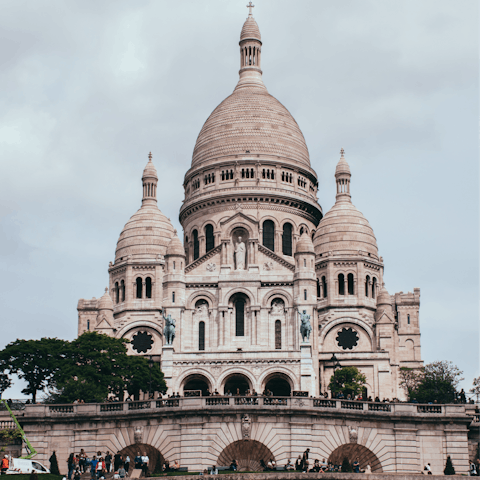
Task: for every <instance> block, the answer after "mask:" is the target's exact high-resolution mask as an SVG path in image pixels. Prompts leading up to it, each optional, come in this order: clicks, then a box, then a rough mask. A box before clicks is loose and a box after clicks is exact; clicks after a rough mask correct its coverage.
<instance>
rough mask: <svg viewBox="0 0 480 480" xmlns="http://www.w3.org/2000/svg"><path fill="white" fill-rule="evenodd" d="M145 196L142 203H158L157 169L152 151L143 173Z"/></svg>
mask: <svg viewBox="0 0 480 480" xmlns="http://www.w3.org/2000/svg"><path fill="white" fill-rule="evenodd" d="M142 183H143V198H142V205H147V204H149V203H150V204H151V203H157V183H158V176H157V170H156V168H155V166H154V165H153V162H152V152H150V153H149V154H148V163H147V166H146V167H145V170H144V171H143V175H142Z"/></svg>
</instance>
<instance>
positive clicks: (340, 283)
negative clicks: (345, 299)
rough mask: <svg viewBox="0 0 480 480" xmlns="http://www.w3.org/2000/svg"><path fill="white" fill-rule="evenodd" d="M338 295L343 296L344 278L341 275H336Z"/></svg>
mask: <svg viewBox="0 0 480 480" xmlns="http://www.w3.org/2000/svg"><path fill="white" fill-rule="evenodd" d="M338 294H339V295H345V276H344V275H343V273H340V274H339V275H338Z"/></svg>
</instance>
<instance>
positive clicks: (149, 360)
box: [148, 355, 153, 400]
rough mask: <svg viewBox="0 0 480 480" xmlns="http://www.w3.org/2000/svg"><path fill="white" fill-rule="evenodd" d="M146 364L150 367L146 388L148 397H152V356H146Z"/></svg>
mask: <svg viewBox="0 0 480 480" xmlns="http://www.w3.org/2000/svg"><path fill="white" fill-rule="evenodd" d="M148 366H149V367H150V388H149V389H148V399H149V400H150V399H151V398H152V367H153V359H152V356H151V355H150V357H149V358H148Z"/></svg>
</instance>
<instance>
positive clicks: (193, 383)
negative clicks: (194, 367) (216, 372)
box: [183, 374, 211, 397]
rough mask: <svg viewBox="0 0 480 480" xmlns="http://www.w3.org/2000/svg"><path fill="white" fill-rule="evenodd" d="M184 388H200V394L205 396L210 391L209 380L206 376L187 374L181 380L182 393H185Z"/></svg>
mask: <svg viewBox="0 0 480 480" xmlns="http://www.w3.org/2000/svg"><path fill="white" fill-rule="evenodd" d="M186 390H201V391H202V395H203V396H204V397H207V396H208V395H209V394H210V393H211V387H210V382H209V381H208V379H207V377H204V376H203V375H200V374H198V375H196V374H195V375H189V376H188V377H187V378H186V379H185V380H184V381H183V393H184V395H185V391H186Z"/></svg>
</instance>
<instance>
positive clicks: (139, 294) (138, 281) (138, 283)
mask: <svg viewBox="0 0 480 480" xmlns="http://www.w3.org/2000/svg"><path fill="white" fill-rule="evenodd" d="M135 284H136V286H137V298H142V289H143V286H142V279H141V278H140V277H138V278H137V279H136V280H135Z"/></svg>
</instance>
